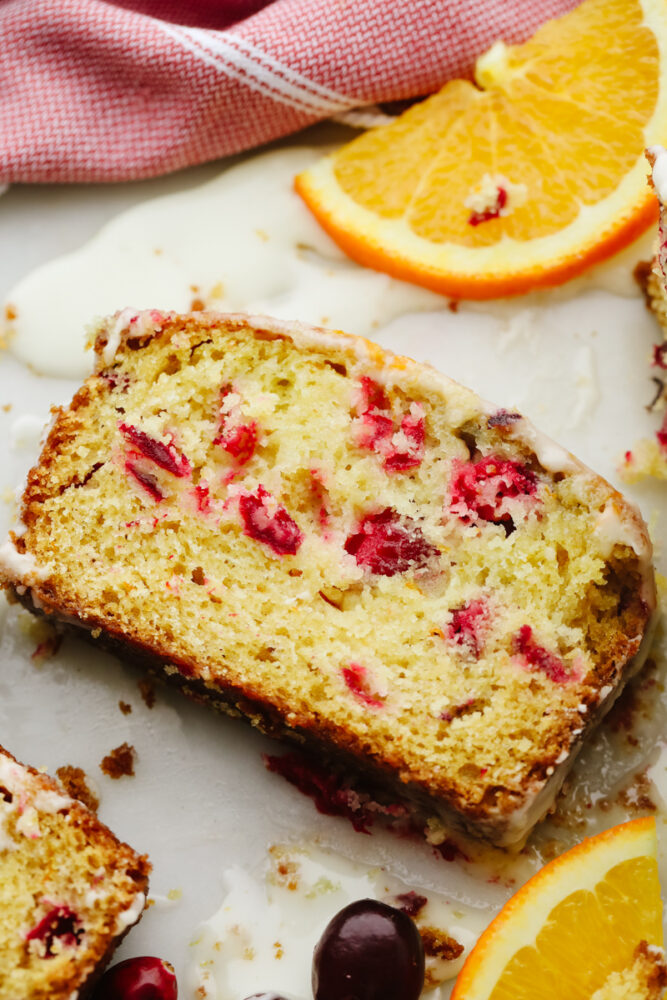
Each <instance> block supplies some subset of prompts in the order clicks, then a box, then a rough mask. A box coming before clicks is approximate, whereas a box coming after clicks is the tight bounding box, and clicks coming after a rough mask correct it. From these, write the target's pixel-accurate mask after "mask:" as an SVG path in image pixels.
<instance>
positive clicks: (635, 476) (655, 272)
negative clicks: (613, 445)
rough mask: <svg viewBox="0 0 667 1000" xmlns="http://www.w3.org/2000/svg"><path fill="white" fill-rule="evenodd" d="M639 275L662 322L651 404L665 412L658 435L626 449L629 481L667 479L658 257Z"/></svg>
mask: <svg viewBox="0 0 667 1000" xmlns="http://www.w3.org/2000/svg"><path fill="white" fill-rule="evenodd" d="M635 275H636V277H637V279H638V280H639V282H640V284H641V286H642V290H643V292H644V295H645V297H646V304H647V306H648V308H649V309H650V310H651V312H652V313H653V315H654V316H655V318H656V320H657V321H658V324H659V325H660V330H661V333H662V338H663V340H662V343H661V344H658V345H656V346H655V348H654V357H653V381H654V383H655V393H654V398H653V400H652V401H651V404H650V409H651V412H653V413H656V414H659V415H661V416H662V426H661V427H660V428H659V430H658V431H657V432H656V434H655V435H654V437H651V438H640V439H639V440H638V441H636V442H635V443H634V444H633V446H632V449H631V450H630V451H628V452H626V454H625V458H624V461H623V464H622V466H621V470H620V471H621V475H622V476H623V479H624V480H625V481H626V482H628V483H635V482H638V481H639V480H642V479H645V478H646V477H647V476H650V477H653V478H655V479H667V412H666V408H667V380H666V379H665V377H664V376H665V367H666V366H667V290H666V289H665V280H664V278H663V276H662V272H661V270H660V264H659V263H658V260H657V258H656V259H655V260H654V261H653V263H652V265H651V266H645V267H643V268H642V269H641V270H639V271H636V272H635Z"/></svg>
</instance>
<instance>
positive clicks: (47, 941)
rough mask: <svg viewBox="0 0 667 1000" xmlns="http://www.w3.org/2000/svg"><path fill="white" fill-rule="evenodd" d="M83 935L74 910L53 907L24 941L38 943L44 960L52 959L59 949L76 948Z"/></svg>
mask: <svg viewBox="0 0 667 1000" xmlns="http://www.w3.org/2000/svg"><path fill="white" fill-rule="evenodd" d="M83 934H84V930H83V926H82V925H81V923H80V922H79V919H78V917H77V915H76V913H75V912H74V910H70V908H69V906H54V907H52V909H50V910H49V912H48V913H47V914H46V916H44V917H42V919H41V920H40V921H39V923H38V924H37V926H36V927H33V928H32V930H31V931H28V933H27V934H26V936H25V939H26V941H38V942H40V943H41V947H42V949H43V952H42V954H43V956H44V958H53V956H54V955H55V954H56V952H57V950H59V949H62V948H76V947H77V945H78V944H80V942H81V938H82V937H83Z"/></svg>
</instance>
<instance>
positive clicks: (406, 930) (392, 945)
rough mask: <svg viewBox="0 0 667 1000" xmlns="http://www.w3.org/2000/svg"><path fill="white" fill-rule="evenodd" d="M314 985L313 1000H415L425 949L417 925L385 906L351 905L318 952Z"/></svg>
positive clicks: (326, 934) (330, 926) (330, 927)
mask: <svg viewBox="0 0 667 1000" xmlns="http://www.w3.org/2000/svg"><path fill="white" fill-rule="evenodd" d="M312 983H313V994H314V996H315V1000H417V998H418V997H419V994H420V993H421V991H422V987H423V985H424V948H423V945H422V940H421V937H420V935H419V931H418V930H417V927H416V925H415V924H414V922H413V921H412V920H411V919H410V917H408V916H407V914H405V913H403V912H402V911H401V910H397V909H395V908H394V907H393V906H388V905H387V904H386V903H380V902H378V901H376V900H374V899H359V900H357V902H356V903H351V904H350V905H349V906H346V907H345V908H344V909H343V910H341V911H340V913H338V914H336V916H335V917H334V918H333V920H331V921H330V923H329V924H328V925H327V927H326V929H325V931H324V933H323V935H322V937H321V938H320V940H319V942H318V944H317V946H316V948H315V952H314V954H313V974H312Z"/></svg>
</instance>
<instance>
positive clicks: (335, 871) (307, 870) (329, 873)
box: [186, 844, 485, 1000]
mask: <svg viewBox="0 0 667 1000" xmlns="http://www.w3.org/2000/svg"><path fill="white" fill-rule="evenodd" d="M224 881H225V886H226V890H227V894H226V896H225V898H224V900H223V902H222V906H221V907H220V909H219V910H218V912H217V913H215V914H214V915H213V916H212V917H211V918H210V919H209V920H208V921H206V923H205V924H203V925H202V927H201V928H200V930H199V933H198V935H197V937H196V939H195V941H194V942H193V944H192V950H193V954H192V962H191V965H190V968H189V970H188V982H187V983H186V986H187V987H188V988H189V989H190V990H192V993H193V995H196V996H198V997H202V998H205V1000H239V997H244V996H252V995H253V994H257V993H259V992H261V991H269V992H270V993H277V994H280V995H281V996H290V997H294V998H296V1000H309V998H310V997H311V996H312V993H311V988H310V974H311V961H312V955H313V949H314V947H315V945H316V944H317V942H318V941H319V939H320V936H321V935H322V932H323V931H324V929H325V927H326V925H327V924H328V923H329V921H330V920H331V918H332V917H333V916H335V914H336V913H338V911H339V910H341V909H342V908H343V907H344V906H347V905H348V904H349V903H351V902H354V901H355V900H357V899H380V900H382V901H383V902H387V903H389V904H390V905H391V906H397V907H403V908H404V909H406V912H409V914H410V916H412V917H413V919H414V920H415V921H416V923H417V926H418V927H419V926H422V927H427V928H429V931H433V932H435V938H434V940H437V942H438V943H439V944H440V945H441V946H442V945H443V942H445V940H446V939H448V940H449V942H450V943H449V944H448V945H447V944H445V945H444V947H442V953H443V954H444V953H446V952H447V951H448V950H449V953H450V954H453V952H455V951H459V954H458V956H457V957H456V958H451V959H449V960H447V959H443V958H442V957H438V956H436V955H430V956H429V954H428V951H429V947H428V946H427V956H426V970H427V976H426V986H425V989H424V993H423V994H422V995H423V996H424V998H428V1000H441V998H442V997H444V996H446V995H448V992H449V986H450V985H451V981H452V979H453V978H454V977H455V976H456V975H457V974H458V972H459V970H460V968H461V966H462V965H463V962H464V961H465V958H466V956H467V954H468V952H469V951H470V949H471V947H472V945H473V943H474V942H475V940H476V938H477V936H478V935H479V933H480V932H481V930H482V929H483V926H484V920H485V917H484V915H482V916H481V917H480V915H479V914H476V913H475V912H474V911H473V910H470V909H469V908H466V912H463V909H461V910H458V909H456V908H454V907H452V905H451V903H450V902H449V901H447V900H445V899H444V898H443V897H441V896H439V895H438V894H437V893H433V892H431V891H425V892H424V893H423V894H422V893H421V891H420V890H419V889H417V891H415V887H413V886H408V885H407V884H406V883H404V882H402V881H400V880H399V879H398V878H396V876H392V875H390V874H389V873H388V872H387V871H386V870H385V869H383V868H380V867H378V868H371V869H369V868H368V867H367V866H362V865H360V864H357V863H356V862H353V861H350V860H349V859H348V858H345V857H343V856H342V855H340V854H335V853H333V852H332V851H325V850H323V849H322V848H320V847H318V846H316V845H314V844H303V845H298V846H295V845H291V846H276V847H272V848H271V849H270V851H269V861H268V865H267V869H266V873H265V875H264V877H263V878H262V877H261V876H259V877H253V876H251V875H249V874H248V872H246V871H244V870H243V869H241V868H238V867H235V868H231V869H229V870H228V871H227V872H225V876H224ZM430 950H432V951H434V950H435V948H433V947H432V948H431V949H430ZM188 995H189V994H188Z"/></svg>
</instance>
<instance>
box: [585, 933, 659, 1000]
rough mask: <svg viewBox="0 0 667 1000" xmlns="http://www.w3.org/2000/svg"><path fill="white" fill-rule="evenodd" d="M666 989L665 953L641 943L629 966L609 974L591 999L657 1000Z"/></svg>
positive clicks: (644, 942) (643, 942)
mask: <svg viewBox="0 0 667 1000" xmlns="http://www.w3.org/2000/svg"><path fill="white" fill-rule="evenodd" d="M666 986H667V963H665V953H664V951H663V950H662V948H656V947H655V946H651V945H647V943H646V941H641V942H640V943H639V945H638V946H637V949H636V951H635V954H634V958H633V961H632V964H631V965H630V966H629V967H628V968H627V969H623V970H622V971H621V972H612V974H611V975H610V976H609V978H608V979H607V981H606V983H605V984H604V986H601V987H600V989H599V990H596V991H595V993H594V994H593V996H592V997H591V1000H660V998H661V997H662V996H663V994H664V990H665V987H666Z"/></svg>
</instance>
